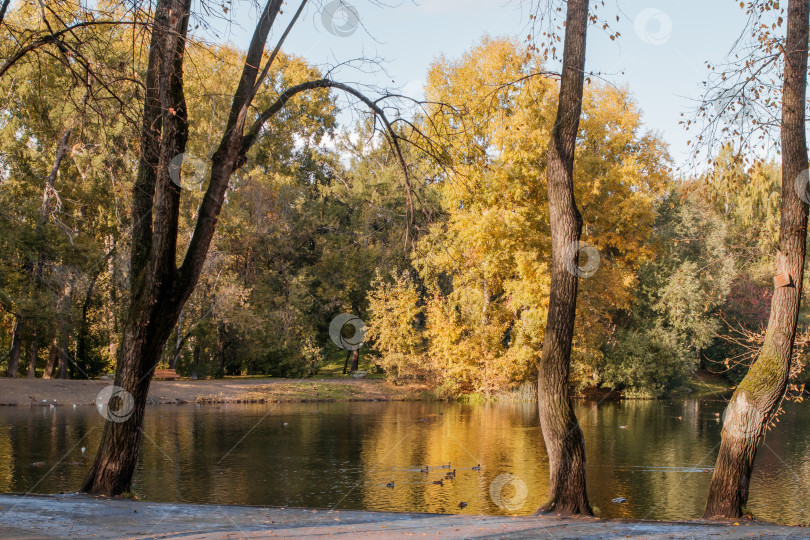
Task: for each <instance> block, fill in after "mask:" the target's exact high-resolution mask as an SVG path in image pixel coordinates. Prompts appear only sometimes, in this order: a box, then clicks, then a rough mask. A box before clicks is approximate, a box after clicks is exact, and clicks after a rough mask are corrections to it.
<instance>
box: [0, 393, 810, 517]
mask: <svg viewBox="0 0 810 540" xmlns="http://www.w3.org/2000/svg"><path fill="white" fill-rule="evenodd" d="M724 406H725V403H724V402H723V401H722V400H700V401H699V400H681V401H622V402H606V403H601V404H597V403H595V402H585V401H582V402H578V403H577V414H578V416H579V418H580V422H581V424H582V428H583V431H584V433H585V439H586V451H587V457H588V488H589V494H590V499H591V502H592V504H593V505H595V506H597V507H598V508H599V510H600V512H601V515H602V516H603V517H612V518H619V517H622V518H644V519H694V518H699V517H700V515H701V513H702V509H703V503H704V501H705V497H706V492H707V489H708V485H709V480H710V478H711V468H712V467H713V466H714V459H715V456H716V454H717V448H718V445H719V442H720V427H721V425H720V419H719V415H720V414H722V411H723V408H724ZM103 422H104V420H103V418H102V417H101V416H100V415H99V414H98V412H97V411H96V409H95V408H93V407H89V406H85V407H76V408H71V407H56V408H50V407H49V408H28V407H26V408H22V407H7V408H5V407H4V408H2V409H0V492H34V493H54V492H63V491H73V490H75V489H77V488H78V487H79V485H80V484H81V481H82V479H83V477H84V475H85V473H86V471H87V469H88V468H89V466H90V464H91V462H92V459H93V456H94V453H95V450H96V447H97V445H98V442H99V439H100V436H101V431H102V428H103ZM808 428H810V409H808V407H807V406H806V405H804V404H796V403H789V404H787V406H786V411H785V412H784V413H783V414H782V416H781V417H780V423H779V424H777V426H776V429H773V430H771V432H770V433H769V434H768V437H767V440H766V443H765V444H764V445H762V446H761V447H760V449H759V452H758V455H757V463H756V469H755V473H754V477H753V480H752V485H751V499H750V504H749V507H750V509H751V510H752V511H753V512H754V513H755V514H756V515H757V516H758V517H759V518H761V519H765V520H769V521H776V522H779V523H786V524H799V523H801V524H806V523H808V521H810V500H808V498H807V497H806V496H805V494H806V489H807V486H808V483H810V482H809V481H810V429H808ZM448 463H449V464H450V468H441V466H442V465H447V464H448ZM479 464H480V469H479V468H478V466H479ZM424 468H427V472H422V469H424ZM450 470H455V471H456V474H455V478H454V479H451V480H448V479H446V475H447V473H448V472H449V471H450ZM547 479H548V466H547V462H546V455H545V450H544V448H543V444H542V436H541V433H540V429H539V425H538V417H537V412H536V410H535V405H534V404H532V403H501V404H491V405H467V404H458V403H444V402H372V403H369V402H352V403H297V404H292V403H291V404H261V405H247V404H245V405H240V404H231V405H203V406H197V405H162V406H154V407H149V408H148V409H147V413H146V420H145V425H144V439H143V448H142V454H141V459H140V461H139V464H138V469H137V471H136V474H135V481H134V485H133V491H134V492H135V493H136V494H137V495H138V496H139V497H140V498H141V499H145V500H152V501H173V502H194V503H222V504H251V505H281V506H305V507H320V508H342V509H367V510H399V511H423V512H463V513H483V514H530V513H532V512H533V511H534V510H535V509H536V508H537V507H538V506H539V505H540V504H542V502H543V501H544V499H545V497H546V494H547V489H548V480H547ZM438 480H442V483H441V484H439V483H436V482H437V481H438ZM390 483H393V484H392V485H393V487H389V484H390ZM618 497H621V498H624V499H626V502H624V503H614V502H612V500H613V499H615V498H618ZM461 502H465V503H466V506H465V507H464V508H463V509H460V508H459V504H460V503H461Z"/></svg>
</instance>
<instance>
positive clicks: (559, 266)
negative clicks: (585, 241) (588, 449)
mask: <svg viewBox="0 0 810 540" xmlns="http://www.w3.org/2000/svg"><path fill="white" fill-rule="evenodd" d="M587 28H588V0H570V1H569V2H568V11H567V14H566V26H565V46H564V50H563V70H562V80H561V83H560V97H559V104H558V106H557V118H556V121H555V124H554V128H553V130H552V133H551V140H550V141H549V145H548V150H547V156H548V165H547V167H548V171H547V181H548V203H549V213H550V218H551V243H552V267H551V291H550V297H549V306H548V319H547V322H546V331H545V337H544V340H543V353H542V357H541V359H540V365H539V366H538V368H539V374H538V384H537V401H538V407H539V411H540V426H541V428H542V430H543V439H544V440H545V443H546V452H547V453H548V462H549V474H550V480H549V500H548V502H546V504H545V505H544V506H542V507H541V508H540V510H538V513H543V512H554V513H558V514H559V513H562V514H588V515H590V514H592V511H591V506H590V504H589V503H588V495H587V492H586V489H585V441H584V437H583V434H582V430H581V429H580V427H579V423H578V422H577V418H576V415H575V414H574V408H573V405H572V403H571V395H570V391H569V387H568V386H569V383H568V372H569V366H570V360H571V340H572V338H573V335H574V317H575V313H576V305H577V275H575V273H573V272H569V271H568V269H569V268H571V264H570V261H567V260H566V258H570V257H574V258H576V256H577V255H576V252H575V251H572V250H571V246H572V245H573V246H576V245H577V242H578V241H579V238H580V234H581V231H582V217H581V216H580V214H579V210H578V209H577V205H576V201H575V200H574V177H573V168H574V151H575V148H576V139H577V131H578V130H579V117H580V113H581V111H582V93H583V85H584V74H585V41H586V40H585V38H586V31H587ZM574 262H576V259H575V260H574Z"/></svg>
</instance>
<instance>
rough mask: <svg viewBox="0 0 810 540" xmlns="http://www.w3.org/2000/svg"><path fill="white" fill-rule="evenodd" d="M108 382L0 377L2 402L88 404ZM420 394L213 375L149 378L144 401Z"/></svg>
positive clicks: (344, 382) (357, 382)
mask: <svg viewBox="0 0 810 540" xmlns="http://www.w3.org/2000/svg"><path fill="white" fill-rule="evenodd" d="M112 383H113V381H112V380H96V381H72V380H61V379H55V380H42V379H10V378H5V377H3V378H0V405H18V406H42V405H48V404H55V405H71V404H76V405H89V404H92V403H93V402H94V400H95V399H96V396H97V395H98V393H99V392H100V391H101V390H102V389H103V388H105V387H106V386H109V385H111V384H112ZM424 397H425V393H424V389H423V388H421V387H397V386H393V385H392V384H390V383H388V382H386V381H383V380H381V379H348V378H347V379H303V380H300V379H299V380H295V379H214V380H205V381H153V382H152V384H151V386H150V388H149V400H148V403H149V404H158V403H197V402H200V403H240V402H242V403H244V402H248V403H252V402H258V403H262V402H274V401H289V402H296V401H300V402H303V401H405V400H414V399H422V398H424Z"/></svg>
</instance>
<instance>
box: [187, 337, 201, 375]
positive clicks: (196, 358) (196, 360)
mask: <svg viewBox="0 0 810 540" xmlns="http://www.w3.org/2000/svg"><path fill="white" fill-rule="evenodd" d="M198 369H200V345H199V344H196V345H194V362H193V363H192V364H191V374H190V375H189V377H188V378H189V379H191V380H192V381H196V380H197V379H199V376H198V375H197V370H198Z"/></svg>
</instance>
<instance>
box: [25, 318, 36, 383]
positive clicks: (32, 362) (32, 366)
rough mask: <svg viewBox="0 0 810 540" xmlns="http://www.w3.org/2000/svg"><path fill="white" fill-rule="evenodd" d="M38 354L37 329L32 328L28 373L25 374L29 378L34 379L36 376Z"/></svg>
mask: <svg viewBox="0 0 810 540" xmlns="http://www.w3.org/2000/svg"><path fill="white" fill-rule="evenodd" d="M38 354H39V337H38V336H37V330H36V328H35V329H34V335H33V336H31V351H30V352H29V355H28V373H26V374H25V376H26V377H27V378H29V379H35V378H36V376H37V355H38Z"/></svg>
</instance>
